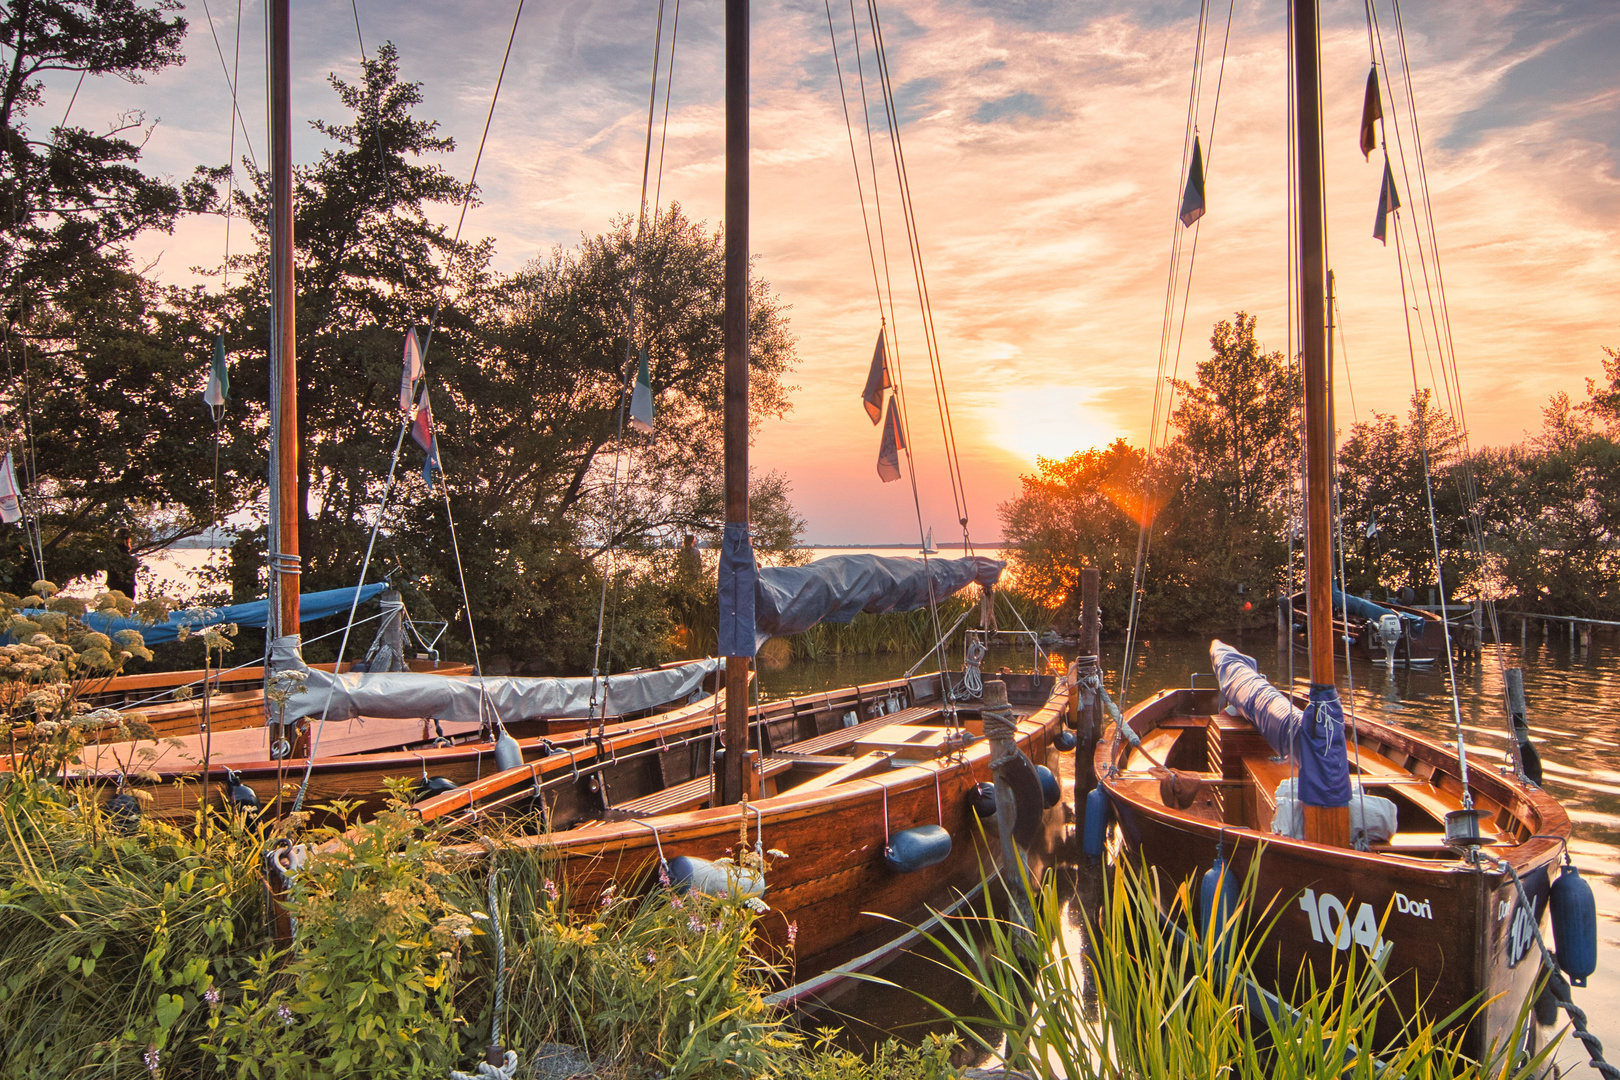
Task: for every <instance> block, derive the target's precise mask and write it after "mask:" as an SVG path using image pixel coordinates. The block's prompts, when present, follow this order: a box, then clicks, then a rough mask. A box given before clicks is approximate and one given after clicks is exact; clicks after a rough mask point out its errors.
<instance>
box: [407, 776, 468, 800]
mask: <svg viewBox="0 0 1620 1080" xmlns="http://www.w3.org/2000/svg"><path fill="white" fill-rule="evenodd" d="M458 786H459V785H458V784H457V783H456V782H455V781H454V780H452V779H450V778H449V777H448V776H426V777H423V778H422V782H421V783H420V784H417V785H416V799H415V801H416V802H422V801H423V800H425V799H431V798H433V797H434V796H435V795H443V794H444V793H445V792H447V791H454V790H456V788H457V787H458Z"/></svg>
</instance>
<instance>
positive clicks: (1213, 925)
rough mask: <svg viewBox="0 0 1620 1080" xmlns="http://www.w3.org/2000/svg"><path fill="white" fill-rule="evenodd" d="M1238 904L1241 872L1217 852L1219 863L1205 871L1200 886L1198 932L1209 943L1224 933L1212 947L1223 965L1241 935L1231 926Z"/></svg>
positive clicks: (1219, 962)
mask: <svg viewBox="0 0 1620 1080" xmlns="http://www.w3.org/2000/svg"><path fill="white" fill-rule="evenodd" d="M1237 906H1238V884H1237V875H1236V874H1235V873H1234V872H1233V870H1232V868H1231V867H1230V866H1228V865H1227V863H1226V860H1225V859H1223V858H1221V856H1220V854H1219V853H1218V852H1217V853H1216V855H1215V865H1214V866H1211V867H1210V868H1209V869H1208V870H1205V871H1204V878H1203V881H1202V883H1201V884H1200V886H1199V889H1198V934H1199V936H1200V937H1201V938H1203V939H1204V941H1205V942H1206V943H1207V942H1210V941H1211V939H1212V936H1213V935H1216V934H1219V935H1220V940H1219V941H1218V942H1216V943H1215V944H1214V945H1212V946H1209V947H1210V948H1211V949H1212V950H1213V951H1214V953H1215V961H1216V963H1217V964H1218V965H1220V966H1222V967H1224V966H1225V964H1226V962H1227V960H1228V959H1230V958H1231V955H1232V939H1233V938H1235V937H1236V936H1237V933H1236V928H1235V927H1228V925H1227V924H1228V923H1229V922H1230V921H1231V919H1232V915H1233V913H1234V912H1236V911H1237Z"/></svg>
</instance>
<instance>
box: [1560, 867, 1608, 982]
mask: <svg viewBox="0 0 1620 1080" xmlns="http://www.w3.org/2000/svg"><path fill="white" fill-rule="evenodd" d="M1568 858H1569V856H1567V855H1566V856H1565V859H1566V862H1565V863H1564V872H1563V873H1561V874H1559V875H1558V880H1557V881H1555V882H1553V886H1552V901H1551V903H1550V905H1549V906H1550V907H1551V908H1552V928H1553V941H1554V942H1555V943H1556V944H1557V946H1558V954H1557V955H1558V966H1559V967H1561V968H1563V969H1564V974H1565V975H1568V976H1569V982H1570V985H1571V986H1585V985H1586V977H1587V976H1588V975H1590V974H1592V972H1594V971H1596V970H1597V901H1596V899H1595V898H1594V897H1593V896H1592V886H1590V885H1588V884H1587V883H1586V879H1585V878H1583V877H1581V872H1580V871H1579V870H1577V869H1575V864H1574V863H1572V862H1568V861H1567V860H1568Z"/></svg>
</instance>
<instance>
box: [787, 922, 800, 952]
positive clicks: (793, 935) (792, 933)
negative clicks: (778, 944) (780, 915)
mask: <svg viewBox="0 0 1620 1080" xmlns="http://www.w3.org/2000/svg"><path fill="white" fill-rule="evenodd" d="M798 938H799V921H798V920H797V919H795V920H793V921H792V922H790V923H788V948H792V947H793V943H794V942H795V941H797V940H798Z"/></svg>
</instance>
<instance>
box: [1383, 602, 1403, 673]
mask: <svg viewBox="0 0 1620 1080" xmlns="http://www.w3.org/2000/svg"><path fill="white" fill-rule="evenodd" d="M1400 640H1401V617H1400V616H1399V615H1395V614H1393V613H1392V614H1389V615H1380V616H1379V617H1378V644H1380V645H1382V646H1383V647H1384V664H1385V666H1387V667H1390V668H1393V667H1394V666H1395V646H1396V644H1397V643H1398V642H1399V641H1400Z"/></svg>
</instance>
